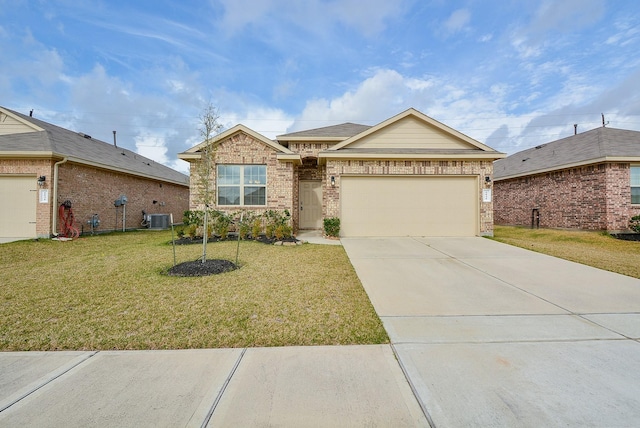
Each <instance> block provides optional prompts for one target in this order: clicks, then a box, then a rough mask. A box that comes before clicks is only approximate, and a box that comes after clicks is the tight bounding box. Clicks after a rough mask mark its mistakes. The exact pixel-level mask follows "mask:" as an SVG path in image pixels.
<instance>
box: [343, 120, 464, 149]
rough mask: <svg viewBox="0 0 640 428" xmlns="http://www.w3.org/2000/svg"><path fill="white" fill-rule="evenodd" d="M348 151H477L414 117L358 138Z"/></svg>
mask: <svg viewBox="0 0 640 428" xmlns="http://www.w3.org/2000/svg"><path fill="white" fill-rule="evenodd" d="M349 148H350V149H418V150H419V149H445V150H451V149H467V150H468V149H477V147H475V146H472V145H471V144H469V143H467V142H465V141H462V140H461V139H459V138H456V137H455V136H453V135H451V134H449V133H446V132H444V131H442V130H441V129H439V128H436V127H434V126H431V125H430V124H427V123H425V122H424V121H422V120H419V119H418V118H417V117H414V116H407V117H404V118H402V119H400V120H399V121H397V122H393V123H391V124H389V125H387V126H385V127H384V128H381V129H379V130H377V131H376V132H374V133H372V134H370V135H367V136H365V137H363V138H360V139H358V140H356V141H354V142H352V143H351V144H349Z"/></svg>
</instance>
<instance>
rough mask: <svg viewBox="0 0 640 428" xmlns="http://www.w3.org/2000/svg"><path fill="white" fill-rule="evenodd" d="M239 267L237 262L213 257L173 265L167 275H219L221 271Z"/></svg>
mask: <svg viewBox="0 0 640 428" xmlns="http://www.w3.org/2000/svg"><path fill="white" fill-rule="evenodd" d="M236 269H238V266H236V264H235V263H233V262H230V261H229V260H223V259H212V260H205V262H204V263H202V260H194V261H191V262H184V263H180V264H177V265H175V266H173V267H172V268H171V269H169V270H168V271H167V275H170V276H208V275H217V274H220V273H225V272H229V271H232V270H236Z"/></svg>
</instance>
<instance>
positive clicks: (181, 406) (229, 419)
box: [0, 345, 428, 427]
mask: <svg viewBox="0 0 640 428" xmlns="http://www.w3.org/2000/svg"><path fill="white" fill-rule="evenodd" d="M0 400H1V401H0V426H11V427H13V426H16V427H17V426H38V427H51V426H54V427H76V426H77V427H88V426H96V427H97V426H99V427H124V426H131V427H145V426H148V427H165V426H166V427H175V426H187V427H190V426H194V427H205V426H212V427H213V426H216V427H218V426H225V427H226V426H229V427H244V426H291V427H294V426H295V427H304V426H327V427H334V426H345V427H347V426H349V427H351V426H394V427H396V426H398V427H402V426H405V427H414V426H428V423H427V421H426V419H425V417H424V414H423V413H422V411H421V409H420V407H419V405H418V402H417V401H416V399H415V397H414V395H413V393H412V391H411V389H410V386H409V384H408V383H407V381H406V378H405V376H404V375H403V373H402V371H401V369H400V366H399V365H398V363H397V361H396V359H395V356H394V354H393V351H392V349H391V347H390V346H389V345H371V346H318V347H286V348H249V349H205V350H179V351H102V352H11V353H0Z"/></svg>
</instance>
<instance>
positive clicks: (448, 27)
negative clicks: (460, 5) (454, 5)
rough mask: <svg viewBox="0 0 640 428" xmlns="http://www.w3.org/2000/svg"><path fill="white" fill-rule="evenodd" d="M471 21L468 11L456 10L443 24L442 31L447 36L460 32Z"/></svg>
mask: <svg viewBox="0 0 640 428" xmlns="http://www.w3.org/2000/svg"><path fill="white" fill-rule="evenodd" d="M469 21H471V12H470V11H469V10H468V9H458V10H456V11H454V12H453V13H452V14H451V16H449V18H448V19H447V20H446V21H445V22H444V29H445V31H446V32H447V33H448V34H454V33H458V32H460V31H462V30H463V29H464V28H465V27H466V26H467V24H468V23H469Z"/></svg>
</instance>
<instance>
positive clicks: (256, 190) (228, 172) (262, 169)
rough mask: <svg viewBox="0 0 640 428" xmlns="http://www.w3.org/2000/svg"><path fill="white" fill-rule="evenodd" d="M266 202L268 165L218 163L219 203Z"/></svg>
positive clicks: (257, 203)
mask: <svg viewBox="0 0 640 428" xmlns="http://www.w3.org/2000/svg"><path fill="white" fill-rule="evenodd" d="M266 204H267V166H266V165H218V205H266Z"/></svg>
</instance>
